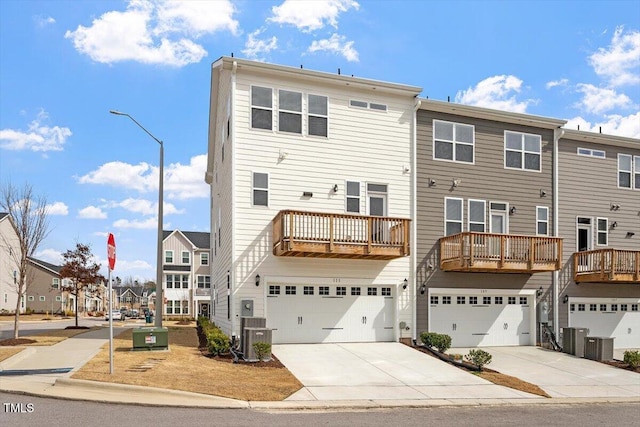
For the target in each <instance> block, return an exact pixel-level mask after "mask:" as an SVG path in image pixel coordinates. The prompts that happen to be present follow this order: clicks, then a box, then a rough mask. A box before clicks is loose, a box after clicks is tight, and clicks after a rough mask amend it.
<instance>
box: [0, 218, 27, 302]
mask: <svg viewBox="0 0 640 427" xmlns="http://www.w3.org/2000/svg"><path fill="white" fill-rule="evenodd" d="M19 253H20V241H19V239H18V233H17V232H16V229H15V227H14V224H13V221H11V217H10V216H9V214H8V213H5V212H0V312H12V313H15V311H16V305H17V303H18V288H17V285H16V281H17V280H18V278H19V275H18V269H19V265H18V264H17V263H16V254H19ZM18 259H19V257H18ZM25 308H26V301H25V300H24V298H22V302H21V304H20V312H21V313H22V312H23V311H24V310H25Z"/></svg>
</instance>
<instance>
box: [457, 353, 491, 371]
mask: <svg viewBox="0 0 640 427" xmlns="http://www.w3.org/2000/svg"><path fill="white" fill-rule="evenodd" d="M464 358H465V359H467V360H468V361H469V362H471V363H473V364H474V365H476V366H477V367H478V368H480V369H482V367H483V366H484V365H488V364H489V363H491V354H489V353H488V352H486V351H484V350H480V349H477V350H469V354H467V355H466V356H464Z"/></svg>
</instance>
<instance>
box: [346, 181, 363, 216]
mask: <svg viewBox="0 0 640 427" xmlns="http://www.w3.org/2000/svg"><path fill="white" fill-rule="evenodd" d="M349 182H354V183H356V184H358V190H359V191H358V196H349V195H348V194H347V183H349ZM356 198H357V199H358V212H350V211H348V210H347V199H356ZM344 212H345V213H347V214H353V215H360V214H361V213H362V181H358V180H355V179H353V180H352V179H347V180H345V181H344Z"/></svg>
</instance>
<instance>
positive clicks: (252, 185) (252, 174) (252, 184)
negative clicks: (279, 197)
mask: <svg viewBox="0 0 640 427" xmlns="http://www.w3.org/2000/svg"><path fill="white" fill-rule="evenodd" d="M257 173H259V174H264V175H267V188H257V187H256V186H255V183H254V179H255V174H257ZM270 186H271V176H270V175H269V172H262V171H251V206H253V207H263V208H268V207H269V199H270V193H271V190H270V189H269V187H270ZM254 190H262V191H265V190H266V192H267V204H266V206H265V205H256V204H254V203H253V202H254V198H253V191H254Z"/></svg>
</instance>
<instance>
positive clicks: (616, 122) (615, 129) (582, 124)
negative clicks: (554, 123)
mask: <svg viewBox="0 0 640 427" xmlns="http://www.w3.org/2000/svg"><path fill="white" fill-rule="evenodd" d="M564 127H565V128H567V129H578V127H579V128H580V130H583V131H587V132H600V130H602V133H604V134H609V135H618V136H626V137H630V138H640V112H638V113H635V114H631V115H629V116H620V115H617V114H612V115H610V116H606V117H605V119H604V120H603V121H602V122H597V123H593V124H591V122H589V121H587V120H585V119H584V118H582V117H580V116H578V117H574V118H572V119H569V120H568V121H567V124H566V125H564Z"/></svg>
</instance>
